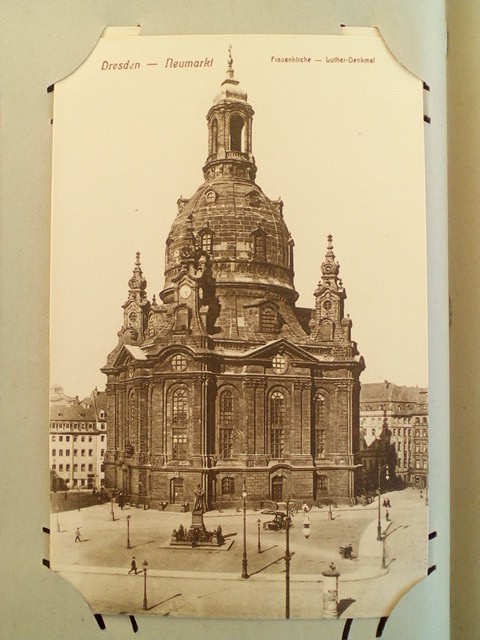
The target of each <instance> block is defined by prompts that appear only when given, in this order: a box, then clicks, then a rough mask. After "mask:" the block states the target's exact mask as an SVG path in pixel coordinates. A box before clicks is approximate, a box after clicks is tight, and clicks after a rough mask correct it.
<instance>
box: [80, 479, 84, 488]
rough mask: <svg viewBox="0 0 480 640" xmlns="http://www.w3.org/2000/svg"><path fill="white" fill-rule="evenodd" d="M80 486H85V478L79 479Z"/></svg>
mask: <svg viewBox="0 0 480 640" xmlns="http://www.w3.org/2000/svg"><path fill="white" fill-rule="evenodd" d="M80 486H81V487H84V486H85V478H82V479H81V480H80Z"/></svg>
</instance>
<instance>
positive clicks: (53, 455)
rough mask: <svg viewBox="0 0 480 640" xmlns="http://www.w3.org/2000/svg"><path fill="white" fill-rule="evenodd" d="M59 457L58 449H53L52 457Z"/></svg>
mask: <svg viewBox="0 0 480 640" xmlns="http://www.w3.org/2000/svg"><path fill="white" fill-rule="evenodd" d="M56 455H57V450H56V449H52V457H53V458H54V457H55V456H56Z"/></svg>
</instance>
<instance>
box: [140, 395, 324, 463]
mask: <svg viewBox="0 0 480 640" xmlns="http://www.w3.org/2000/svg"><path fill="white" fill-rule="evenodd" d="M134 416H135V412H134V411H133V413H132V416H131V417H132V419H134ZM314 416H315V426H316V429H315V455H316V456H319V455H323V454H324V453H325V436H326V430H325V426H326V411H325V397H324V396H323V395H322V394H320V393H317V395H316V398H315V407H314ZM187 418H188V395H187V391H186V389H177V390H176V391H175V392H174V394H173V396H172V423H173V424H174V425H177V426H176V427H174V428H173V429H172V456H173V458H174V459H184V458H186V457H187V434H186V432H185V425H186V422H187ZM285 422H286V421H285V397H284V395H283V394H282V393H281V392H280V391H274V392H273V393H272V395H271V396H270V426H271V455H272V456H273V457H274V458H282V457H283V455H284V441H285V434H284V427H285ZM219 424H220V429H219V455H220V457H221V458H223V459H229V458H231V457H232V455H233V431H234V401H233V393H232V392H231V391H230V390H229V389H226V390H224V391H222V392H221V393H220V396H219Z"/></svg>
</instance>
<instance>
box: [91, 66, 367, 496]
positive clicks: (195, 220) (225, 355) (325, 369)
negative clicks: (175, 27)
mask: <svg viewBox="0 0 480 640" xmlns="http://www.w3.org/2000/svg"><path fill="white" fill-rule="evenodd" d="M253 116H254V111H253V108H252V106H251V105H250V104H249V103H248V99H247V94H246V92H245V91H244V90H243V89H242V88H241V86H240V84H239V82H238V80H237V79H236V78H235V74H234V69H233V60H232V57H231V53H230V55H229V59H228V68H227V77H226V79H225V80H224V81H223V82H222V84H221V87H220V92H219V93H218V95H217V97H216V98H215V100H214V103H213V105H212V107H211V108H210V110H209V111H208V113H207V127H208V155H207V159H206V162H205V165H204V167H203V177H204V181H203V183H202V184H201V186H200V187H199V188H198V190H197V191H196V193H194V194H193V195H192V197H191V198H183V197H182V198H180V199H179V200H178V202H177V213H176V217H175V219H174V220H173V223H172V227H171V230H170V233H169V234H168V237H167V238H166V246H165V282H164V286H163V289H162V290H161V292H160V294H159V298H158V299H157V298H156V296H155V295H153V297H152V299H151V300H149V299H148V296H147V282H146V279H145V277H144V275H143V272H142V268H141V260H140V254H139V253H137V255H136V260H135V264H134V269H133V275H132V277H131V278H130V280H129V281H128V298H127V300H126V302H125V303H124V304H123V325H122V327H121V329H120V331H119V332H118V344H117V346H116V347H115V349H114V350H113V351H112V352H111V353H110V354H109V355H108V358H107V363H106V365H105V367H104V368H103V369H102V371H103V372H104V373H105V374H106V376H107V387H106V390H107V398H108V422H107V424H108V438H107V452H106V456H105V485H106V489H107V490H110V491H112V492H114V491H118V490H121V491H123V493H124V495H125V496H127V497H130V498H131V499H133V500H138V499H140V500H146V501H148V502H149V503H150V504H151V505H152V506H158V505H160V504H164V503H170V504H182V503H184V502H191V501H192V498H193V495H194V491H195V488H196V487H197V486H198V485H199V484H200V485H201V488H202V489H203V491H204V494H205V499H206V505H207V508H213V507H215V506H216V507H221V506H223V507H225V506H228V505H234V504H236V503H237V502H238V500H239V499H240V498H241V495H242V488H243V485H244V483H245V487H246V491H247V496H248V498H247V500H248V502H249V503H251V504H258V505H260V504H262V503H263V504H267V503H268V501H272V502H279V501H283V500H285V499H286V498H287V497H290V498H294V499H298V500H303V499H307V500H317V501H319V502H328V501H329V500H332V499H333V500H335V501H341V502H349V503H351V502H352V501H353V500H354V496H355V495H356V493H358V491H360V487H361V473H360V471H359V466H358V464H356V462H357V459H356V456H357V452H358V448H359V390H360V382H359V378H360V374H361V372H362V370H363V369H364V362H363V358H362V357H360V356H359V354H358V351H357V346H356V343H355V342H353V341H352V339H351V327H352V323H351V320H350V318H349V317H348V315H346V314H345V311H344V303H345V298H346V293H345V289H344V286H343V283H342V280H341V279H340V277H339V269H340V267H339V263H338V262H337V261H336V259H335V255H334V253H333V239H332V236H328V238H327V247H326V254H325V259H324V261H323V262H322V264H321V265H320V281H319V283H318V285H317V288H316V289H315V292H314V294H313V295H314V304H313V306H312V308H308V309H307V308H302V307H298V306H296V300H297V298H298V294H297V292H296V290H295V287H294V242H293V239H292V237H291V235H290V233H289V231H288V228H287V225H286V223H285V220H284V212H283V202H282V201H281V200H280V199H279V200H271V199H270V198H269V197H268V196H267V195H265V194H264V193H263V191H262V189H261V188H260V186H259V185H258V184H257V183H256V182H255V179H256V172H257V167H256V164H255V158H254V156H253V133H252V123H253ZM185 144H187V140H185Z"/></svg>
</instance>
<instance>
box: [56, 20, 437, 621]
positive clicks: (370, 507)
mask: <svg viewBox="0 0 480 640" xmlns="http://www.w3.org/2000/svg"><path fill="white" fill-rule="evenodd" d="M353 31H354V30H352V33H346V34H345V35H342V36H262V35H255V36H252V35H248V36H247V35H244V36H240V35H232V36H227V35H217V36H139V35H134V34H132V36H130V37H126V38H115V37H109V35H108V30H107V33H106V34H104V36H103V37H102V38H100V40H99V42H98V43H97V45H96V46H95V48H94V49H93V51H92V52H91V54H90V55H89V56H88V58H87V59H86V60H85V61H84V63H83V64H82V65H81V66H80V67H79V68H78V69H76V70H75V71H72V74H71V75H69V76H68V77H66V78H65V79H63V80H61V81H59V82H58V83H56V84H55V88H54V117H53V159H52V243H51V256H52V257H51V339H50V344H51V351H50V367H51V376H50V420H49V452H48V464H49V469H50V504H51V524H50V530H51V540H50V544H51V554H50V566H51V568H52V569H53V570H54V571H55V572H57V573H58V575H59V576H60V577H61V578H62V579H65V580H67V581H68V582H70V583H71V584H72V585H74V586H75V588H76V589H78V591H79V592H80V593H81V594H82V596H83V597H84V598H85V600H86V601H87V603H88V604H89V605H90V607H91V608H92V610H93V611H94V612H95V613H118V614H142V613H143V614H148V615H153V616H155V615H156V616H171V617H195V618H198V617H208V618H227V619H228V618H230V619H285V618H287V619H288V618H292V619H295V618H296V619H322V618H330V619H331V618H339V617H343V618H355V617H372V616H387V615H389V614H390V612H391V611H392V610H393V608H394V607H395V604H396V603H397V602H398V601H399V600H400V598H401V597H402V596H403V595H404V594H405V593H406V592H407V591H408V590H409V589H411V588H413V587H414V586H415V584H417V583H418V582H420V581H421V580H422V579H423V578H424V577H426V575H427V567H428V546H427V545H428V507H429V504H428V502H429V493H428V490H429V483H428V442H429V420H428V352H427V346H428V336H427V273H426V213H425V167H424V164H425V160H424V130H423V127H424V122H423V91H424V88H423V83H422V81H421V80H420V79H419V78H417V77H415V76H414V75H413V74H412V73H410V72H409V71H408V70H406V69H405V67H403V66H402V65H401V64H400V63H399V62H398V61H397V60H396V59H395V57H394V56H393V54H392V53H391V52H390V50H389V49H388V48H387V46H386V45H385V43H384V41H383V40H382V38H381V36H380V35H379V34H378V32H377V31H376V30H375V29H367V30H359V33H353ZM360 32H361V33H360ZM347 293H348V296H347ZM45 458H46V455H45ZM45 464H47V461H46V460H45Z"/></svg>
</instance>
